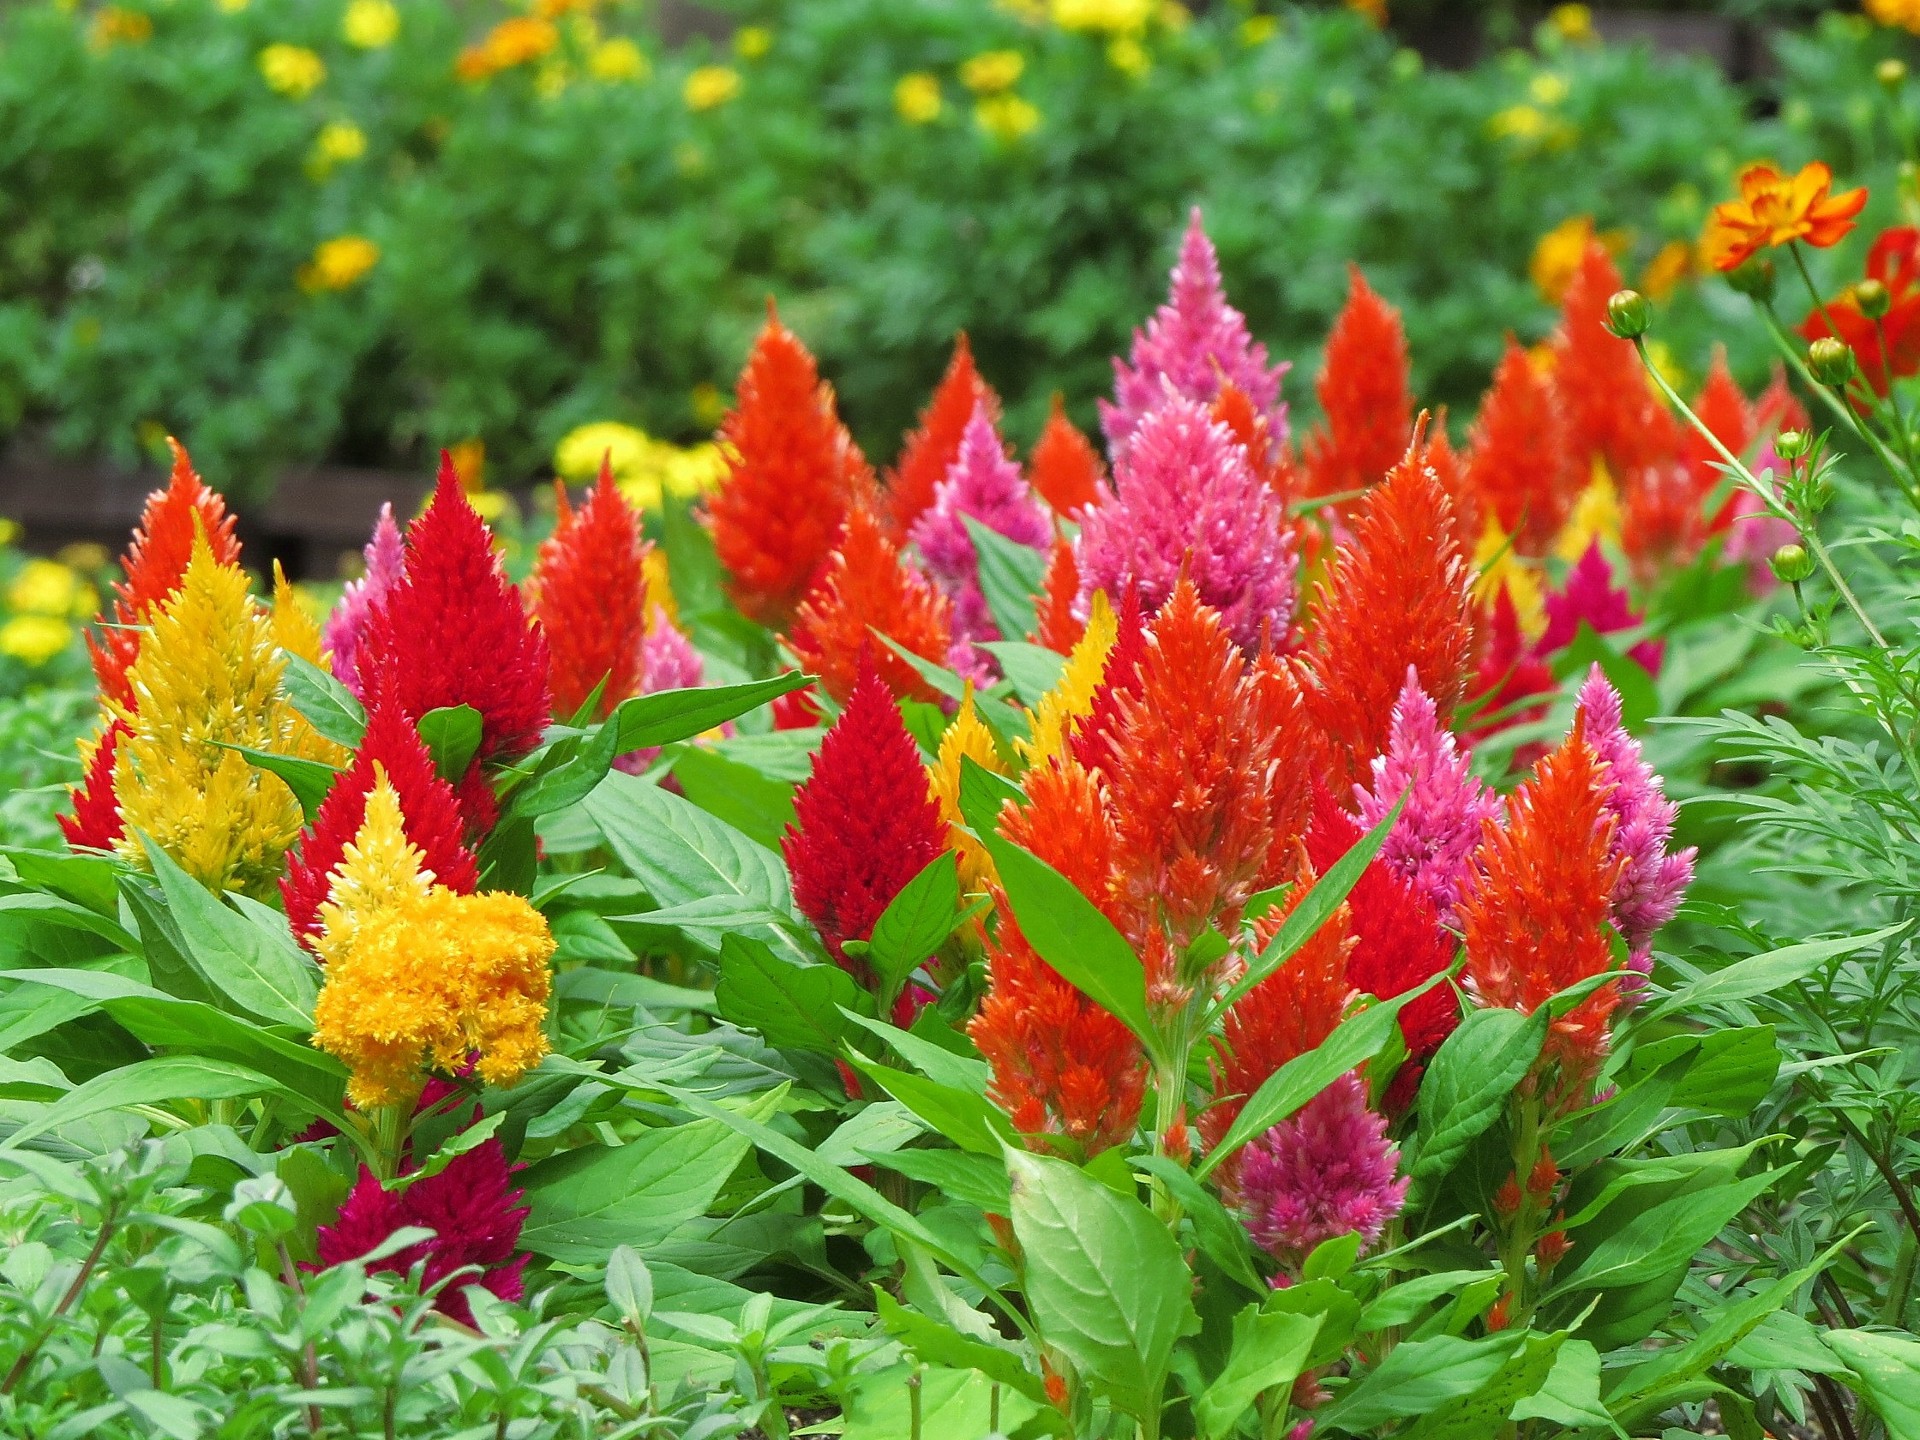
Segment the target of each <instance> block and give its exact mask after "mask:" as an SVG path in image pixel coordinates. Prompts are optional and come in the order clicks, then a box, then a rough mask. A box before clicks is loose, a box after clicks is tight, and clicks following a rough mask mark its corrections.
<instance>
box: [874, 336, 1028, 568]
mask: <svg viewBox="0 0 1920 1440" xmlns="http://www.w3.org/2000/svg"><path fill="white" fill-rule="evenodd" d="M976 405H984V406H985V407H986V410H987V418H988V419H989V420H991V421H993V423H994V424H995V425H998V424H999V423H1000V397H999V396H998V395H996V394H994V393H993V387H992V386H991V385H989V384H987V382H986V381H985V380H983V379H981V378H980V371H979V370H978V369H977V368H975V366H974V363H973V347H972V346H971V345H969V344H968V343H967V337H966V333H965V332H964V331H962V332H961V335H960V338H959V339H957V340H956V341H954V343H953V358H952V359H951V360H949V361H948V362H947V372H946V374H944V375H942V376H941V377H940V384H939V385H938V386H937V387H936V388H935V389H934V392H933V399H932V400H930V401H929V402H928V403H927V408H926V409H925V410H922V411H921V412H920V428H919V429H917V430H915V431H914V432H913V433H912V434H910V435H908V436H907V438H906V441H905V443H904V444H902V445H901V447H900V458H899V460H898V461H897V462H895V464H894V467H893V472H892V473H891V474H890V475H888V476H887V512H888V514H889V515H890V517H891V518H892V521H893V529H894V533H895V534H896V535H905V534H906V533H907V532H908V531H909V530H911V529H912V528H913V522H914V521H916V520H918V519H919V518H920V512H921V511H923V510H925V509H926V508H927V507H928V506H929V505H931V504H933V492H934V488H935V487H936V486H938V485H939V483H940V482H941V481H942V480H944V479H946V478H947V470H948V469H949V468H950V467H951V466H952V464H953V462H954V460H955V459H957V458H958V457H959V454H960V437H961V436H962V435H964V434H965V433H966V429H967V421H969V420H971V419H972V418H973V411H974V407H975V406H976Z"/></svg>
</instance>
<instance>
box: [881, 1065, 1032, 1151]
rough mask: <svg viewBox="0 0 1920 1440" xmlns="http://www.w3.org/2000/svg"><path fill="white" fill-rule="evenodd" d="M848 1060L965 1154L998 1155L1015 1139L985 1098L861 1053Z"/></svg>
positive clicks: (1010, 1127) (1000, 1115)
mask: <svg viewBox="0 0 1920 1440" xmlns="http://www.w3.org/2000/svg"><path fill="white" fill-rule="evenodd" d="M845 1059H846V1061H847V1063H848V1064H850V1065H852V1066H853V1067H854V1069H856V1070H858V1071H859V1072H860V1073H861V1074H862V1075H865V1076H866V1077H867V1078H868V1079H869V1080H871V1081H873V1082H874V1083H875V1084H876V1085H878V1086H880V1087H881V1089H883V1090H885V1091H886V1092H887V1093H888V1094H889V1095H891V1096H893V1098H894V1099H896V1100H898V1101H899V1102H900V1103H901V1104H902V1105H904V1106H906V1107H907V1108H908V1109H909V1110H911V1111H912V1112H913V1113H914V1114H916V1115H918V1116H919V1117H920V1118H921V1119H922V1120H924V1121H926V1122H927V1124H929V1125H931V1126H932V1127H933V1128H934V1129H935V1130H937V1131H939V1132H940V1133H941V1134H942V1135H944V1136H946V1138H947V1139H949V1140H951V1141H952V1142H953V1143H954V1144H955V1145H958V1146H959V1147H960V1148H961V1149H962V1150H970V1151H972V1152H973V1153H974V1154H976V1155H997V1154H999V1153H1000V1149H1001V1147H1002V1145H1003V1144H1005V1143H1006V1142H1008V1141H1011V1140H1012V1139H1013V1138H1014V1133H1013V1127H1012V1126H1011V1125H1010V1124H1008V1122H1007V1118H1006V1116H1004V1115H1002V1114H1001V1113H1000V1111H999V1110H998V1109H996V1108H995V1107H994V1106H993V1105H991V1104H989V1103H988V1101H987V1099H986V1098H985V1097H984V1096H982V1095H977V1094H975V1093H974V1092H973V1091H971V1090H956V1089H955V1088H953V1087H952V1086H951V1085H942V1084H940V1083H939V1082H937V1081H934V1080H929V1079H927V1077H926V1076H924V1075H915V1074H912V1073H911V1072H909V1071H906V1070H895V1069H892V1068H891V1067H889V1066H886V1065H879V1064H876V1063H874V1062H873V1061H871V1060H869V1059H867V1057H866V1056H864V1055H862V1054H860V1053H859V1052H858V1051H854V1050H848V1051H847V1052H846V1055H845Z"/></svg>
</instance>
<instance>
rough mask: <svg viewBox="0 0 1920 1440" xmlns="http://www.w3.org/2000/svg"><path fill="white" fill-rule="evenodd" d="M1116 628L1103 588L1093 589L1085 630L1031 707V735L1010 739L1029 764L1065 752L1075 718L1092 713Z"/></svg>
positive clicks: (1049, 758)
mask: <svg viewBox="0 0 1920 1440" xmlns="http://www.w3.org/2000/svg"><path fill="white" fill-rule="evenodd" d="M1119 632H1120V627H1119V623H1118V622H1117V621H1116V620H1115V619H1114V614H1113V607H1112V606H1111V605H1109V604H1108V603H1107V595H1106V592H1105V591H1104V590H1096V591H1094V594H1093V603H1092V605H1091V606H1090V607H1089V608H1088V612H1087V628H1086V631H1085V632H1084V633H1083V634H1082V635H1081V636H1080V639H1079V641H1078V642H1077V643H1076V644H1075V645H1074V647H1073V650H1072V653H1070V654H1069V655H1068V656H1067V663H1066V664H1065V665H1064V666H1063V667H1061V670H1060V678H1059V679H1058V680H1057V681H1055V682H1054V686H1053V688H1052V689H1051V690H1049V691H1047V693H1046V694H1044V695H1042V696H1041V697H1040V700H1039V703H1038V704H1036V705H1035V706H1034V707H1033V715H1032V717H1031V718H1032V731H1033V735H1032V738H1031V739H1028V740H1016V741H1014V742H1013V743H1014V749H1016V750H1018V751H1019V752H1020V756H1021V758H1022V759H1024V760H1025V761H1026V762H1027V764H1028V765H1029V766H1036V765H1044V764H1046V763H1047V761H1049V760H1053V759H1057V758H1059V757H1060V756H1062V755H1064V754H1066V753H1067V740H1068V738H1069V737H1070V736H1071V735H1072V733H1073V726H1074V722H1075V721H1077V720H1082V719H1085V718H1086V717H1087V716H1088V715H1090V714H1092V713H1093V696H1094V692H1095V691H1096V690H1098V689H1099V688H1100V680H1101V677H1102V676H1104V675H1105V674H1106V673H1107V654H1108V652H1109V651H1111V650H1112V649H1113V643H1114V641H1115V640H1116V639H1117V638H1118V637H1119Z"/></svg>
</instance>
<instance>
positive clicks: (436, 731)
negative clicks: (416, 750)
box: [420, 705, 482, 785]
mask: <svg viewBox="0 0 1920 1440" xmlns="http://www.w3.org/2000/svg"><path fill="white" fill-rule="evenodd" d="M481 729H482V724H481V719H480V712H479V711H478V710H476V709H474V708H473V706H471V705H442V706H440V707H439V708H438V709H435V710H429V711H427V713H426V714H424V715H422V716H421V717H420V739H421V740H422V741H423V742H425V744H426V747H427V750H428V752H429V753H430V754H432V756H433V768H434V769H435V770H437V771H438V772H439V773H440V778H441V779H442V780H444V781H446V782H447V783H448V784H449V785H458V784H459V783H460V781H461V780H462V779H463V778H464V777H465V776H466V773H467V767H468V766H470V765H472V764H473V757H474V756H476V755H478V754H479V753H480V732H481Z"/></svg>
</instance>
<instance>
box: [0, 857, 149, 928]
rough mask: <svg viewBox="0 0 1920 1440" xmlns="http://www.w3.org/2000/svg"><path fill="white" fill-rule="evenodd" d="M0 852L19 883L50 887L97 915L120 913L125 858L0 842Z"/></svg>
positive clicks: (41, 887)
mask: <svg viewBox="0 0 1920 1440" xmlns="http://www.w3.org/2000/svg"><path fill="white" fill-rule="evenodd" d="M0 855H4V856H5V857H6V858H7V861H8V863H9V864H11V865H12V866H13V873H14V874H16V875H18V876H19V877H20V879H21V881H22V883H24V884H27V885H31V886H33V887H34V888H35V889H39V890H51V891H52V892H53V893H54V894H55V895H58V896H60V897H61V898H62V899H66V900H71V901H72V902H73V903H74V904H76V905H83V906H85V907H86V908H87V909H89V910H92V911H94V912H95V913H97V914H100V915H106V916H110V917H111V916H117V915H118V914H119V913H120V874H121V872H122V871H124V870H125V869H126V868H127V867H126V862H125V861H123V860H120V859H119V858H118V857H115V856H109V855H88V854H79V853H73V854H62V853H60V852H59V851H57V850H30V849H27V848H26V847H24V846H19V845H7V846H0Z"/></svg>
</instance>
